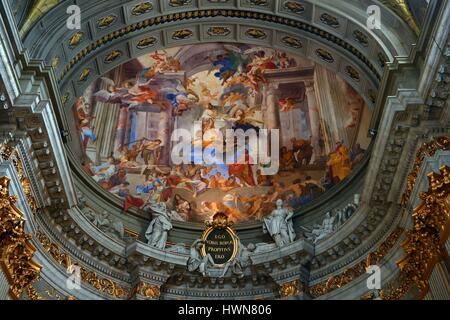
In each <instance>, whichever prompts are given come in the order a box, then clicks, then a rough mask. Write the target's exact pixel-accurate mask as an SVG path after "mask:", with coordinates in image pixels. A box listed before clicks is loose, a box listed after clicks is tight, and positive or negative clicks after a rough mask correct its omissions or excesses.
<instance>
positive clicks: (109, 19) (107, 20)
mask: <svg viewBox="0 0 450 320" xmlns="http://www.w3.org/2000/svg"><path fill="white" fill-rule="evenodd" d="M116 20H117V16H115V15H109V16H106V17H103V18H101V19H99V20H98V21H97V27H99V28H100V29H104V28H107V27H109V26H110V25H112V24H113V23H114V22H115V21H116Z"/></svg>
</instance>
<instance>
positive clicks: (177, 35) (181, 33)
mask: <svg viewBox="0 0 450 320" xmlns="http://www.w3.org/2000/svg"><path fill="white" fill-rule="evenodd" d="M193 35H194V33H193V32H192V31H191V30H189V29H183V30H178V31H175V32H174V33H173V34H172V39H174V40H184V39H188V38H190V37H192V36H193Z"/></svg>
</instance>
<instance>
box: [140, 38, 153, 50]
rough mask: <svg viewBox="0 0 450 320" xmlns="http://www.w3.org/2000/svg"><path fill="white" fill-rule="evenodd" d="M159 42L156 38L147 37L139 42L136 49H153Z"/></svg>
mask: <svg viewBox="0 0 450 320" xmlns="http://www.w3.org/2000/svg"><path fill="white" fill-rule="evenodd" d="M156 42H157V40H156V38H155V37H145V38H142V39H141V40H139V42H138V43H137V44H136V47H137V48H138V49H145V48H148V47H152V46H154V45H155V43H156Z"/></svg>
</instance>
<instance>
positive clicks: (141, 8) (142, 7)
mask: <svg viewBox="0 0 450 320" xmlns="http://www.w3.org/2000/svg"><path fill="white" fill-rule="evenodd" d="M152 10H153V5H152V3H151V2H149V1H147V2H142V3H140V4H138V5H135V6H134V7H133V9H131V14H133V15H135V16H139V15H142V14H145V13H148V12H150V11H152Z"/></svg>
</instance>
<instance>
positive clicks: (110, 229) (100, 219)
mask: <svg viewBox="0 0 450 320" xmlns="http://www.w3.org/2000/svg"><path fill="white" fill-rule="evenodd" d="M81 211H82V212H83V213H84V214H85V216H86V218H88V219H89V220H90V221H91V222H92V224H93V225H94V226H96V227H97V228H99V229H100V230H102V231H103V232H105V233H107V234H109V235H111V236H113V237H117V238H119V239H123V238H124V234H125V228H124V226H123V222H122V221H120V220H119V219H114V218H113V217H112V216H110V215H109V214H108V212H107V211H103V212H102V213H97V212H95V211H94V210H92V209H91V208H89V207H87V206H85V207H83V209H82V210H81Z"/></svg>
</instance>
